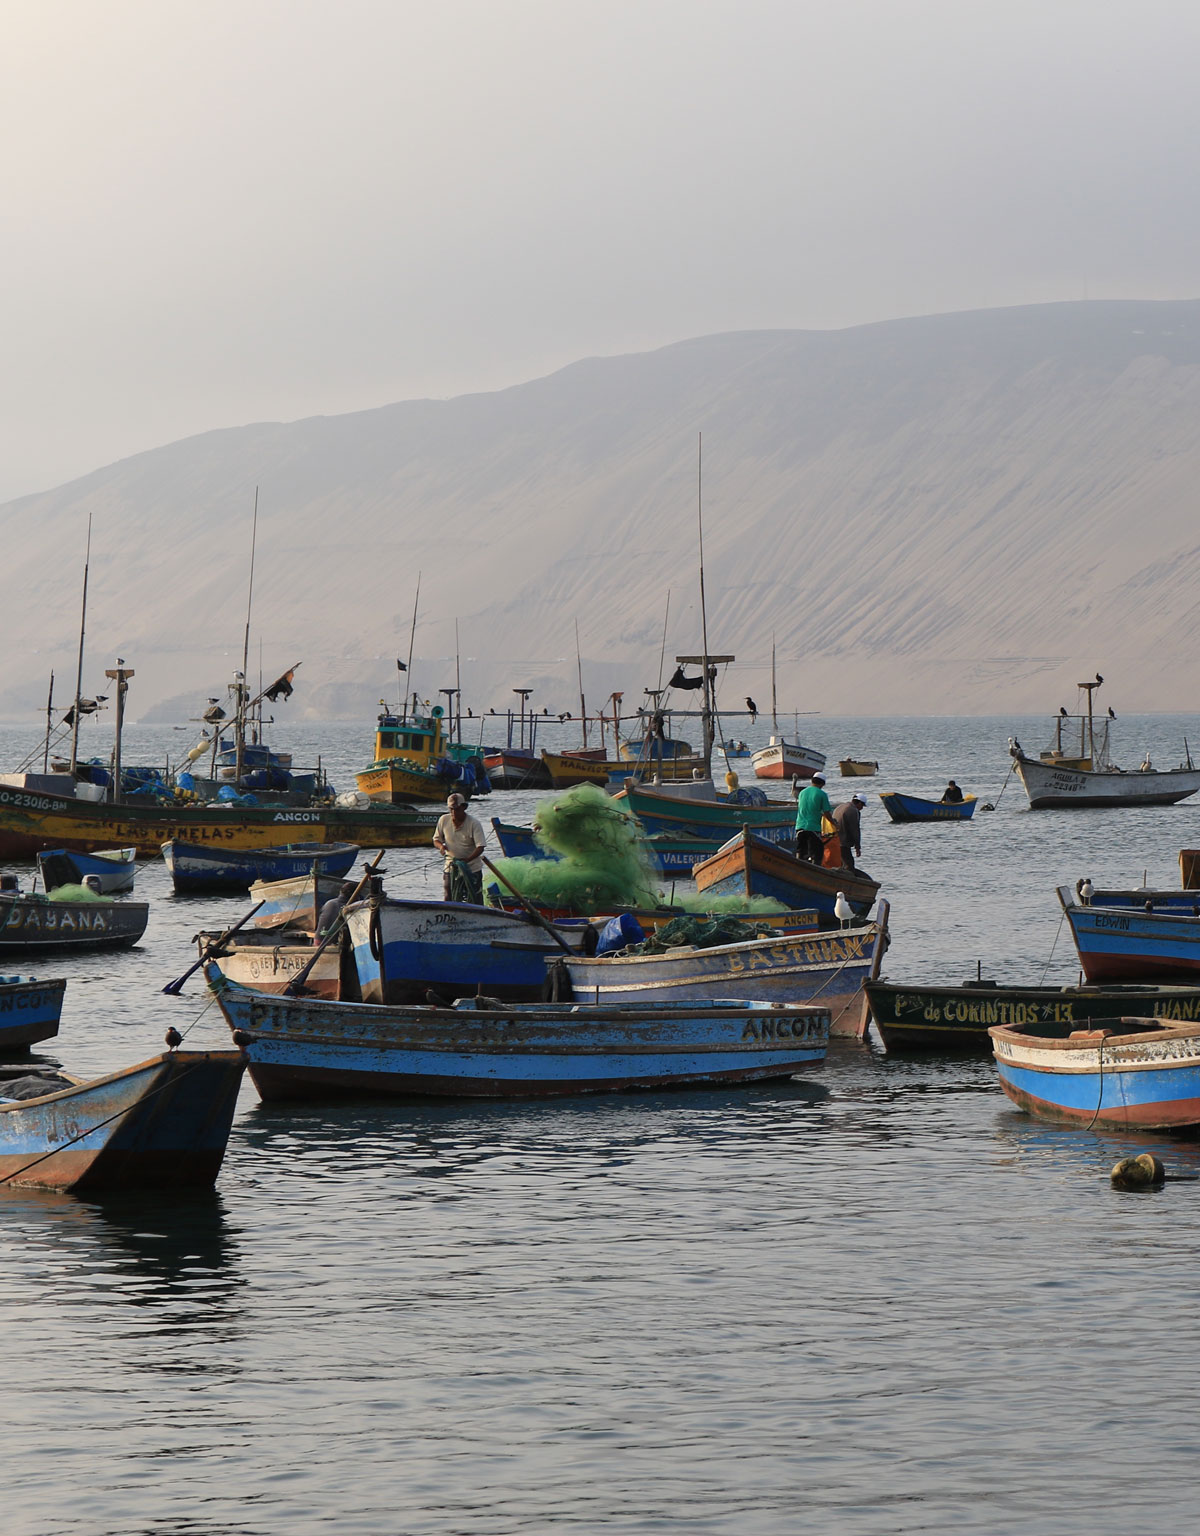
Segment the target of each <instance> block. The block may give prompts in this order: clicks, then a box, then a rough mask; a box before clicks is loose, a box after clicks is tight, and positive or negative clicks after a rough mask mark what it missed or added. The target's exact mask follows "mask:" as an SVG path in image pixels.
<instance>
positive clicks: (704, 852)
mask: <svg viewBox="0 0 1200 1536" xmlns="http://www.w3.org/2000/svg"><path fill="white" fill-rule="evenodd" d="M492 830H493V831H494V832H495V834H496V841H497V842H498V843H499V845H500V850H501V852H502V853H503V854H504V856H505V858H508V859H549V858H554V857H556V855H554V854H550V853H547V852H546V851H545V849H544V848H542V847H541V846H540V845H539V844H538V843H537V842H536V841H535V840H534V836H533V828H532V827H516V826H513V824H512V823H511V822H506V821H500V820H499V818H498V817H495V816H493V817H492ZM643 846H644V848H645V850H646V857H647V858H648V859H649V861H650V867H651V869H653V871H654V872H655V874H657V875H661V876H665V877H666V878H668V879H669V878H672V877H674V878H676V879H686V878H688V877H689V876H690V875H691V873H692V870H693V869H694V868H695V867H696V865H697V864H701V863H703V861H704V860H705V859H708V858H711V857H712V851H713V845H712V843H711V841H710V840H709V839H708V838H699V837H671V836H669V835H666V836H664V835H660V836H658V837H647V838H645V839H643Z"/></svg>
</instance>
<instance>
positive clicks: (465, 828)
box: [433, 793, 487, 906]
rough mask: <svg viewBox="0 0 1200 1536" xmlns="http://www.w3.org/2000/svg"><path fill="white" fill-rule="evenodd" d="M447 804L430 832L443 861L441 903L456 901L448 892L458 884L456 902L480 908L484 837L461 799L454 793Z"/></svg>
mask: <svg viewBox="0 0 1200 1536" xmlns="http://www.w3.org/2000/svg"><path fill="white" fill-rule="evenodd" d="M446 804H447V806H448V807H449V809H448V810H447V812H446V814H445V815H444V816H439V817H438V824H437V826H436V827H435V828H434V829H433V846H434V847H435V848H436V849H437V851H438V852H439V853H440V854H442V855H444V857H445V860H446V862H445V864H444V866H443V868H442V899H443V900H444V901H453V900H455V899H456V898H455V896H453V895H451V892H452V891H453V890H454V887H455V885H456V884H457V885H458V886H459V887H460V893H459V894H458V896H457V899H458V900H459V901H463V900H466V901H473V902H474V903H475V905H476V906H482V905H483V864H482V862H481V860H482V857H483V850H484V845H485V841H486V837H487V834H486V833H485V832H484V830H483V828H482V827H481V826H480V824H479V822H477V821H476V820H475V818H474V816H468V814H467V802H466V799H465V797H464V796H462V795H460V794H457V793H456V794H452V795H448V796H447V797H446ZM456 876H457V880H456V878H455V877H456ZM464 884H465V885H466V887H467V889H466V891H465V892H463V891H462V890H461V887H462V886H463V885H464Z"/></svg>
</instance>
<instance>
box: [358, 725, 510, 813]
mask: <svg viewBox="0 0 1200 1536" xmlns="http://www.w3.org/2000/svg"><path fill="white" fill-rule="evenodd" d="M354 782H355V784H356V785H357V786H358V789H359V792H360V793H361V794H364V795H366V796H367V797H368V799H370V800H371V801H373V802H375V803H376V804H379V805H403V804H405V803H406V802H408V801H411V800H417V801H421V800H444V799H445V798H446V796H447V794H449V792H450V791H451V790H452V789H454V790H457V791H458V792H459V793H460V794H463V795H466V796H467V798H468V799H470V798H471V797H472V796H473V795H482V794H486V793H487V792H488V790H489V789H490V788H491V784H490V782H489V779H488V774H487V771H486V769H485V767H484V762H483V757H482V755H481V753H479V752H478V751H477V750H476V749H474V748H471V747H463V746H460V745H458V744H456V743H454V742H450V741H448V740H447V738H446V733H445V726H444V716H443V711H442V706H441V705H440V704H435V705H434V706H433V708H432V709H431V710H430V711H429V713H428V714H427V715H410V716H404V717H401V716H400V715H394V714H391V713H390V712H388V711H385V712H384V713H383V714H381V715H380V716H379V719H378V721H377V722H376V727H375V758H374V761H373V762H371V763H369V764H368V765H367V767H365V768H364V769H363V770H362V772H361V773H358V774H356V775H355V777H354Z"/></svg>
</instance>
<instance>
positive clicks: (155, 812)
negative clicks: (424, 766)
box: [0, 786, 437, 859]
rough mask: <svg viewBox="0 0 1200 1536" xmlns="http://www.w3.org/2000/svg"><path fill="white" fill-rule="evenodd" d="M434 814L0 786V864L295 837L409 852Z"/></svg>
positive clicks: (274, 843) (259, 844) (271, 843)
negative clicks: (81, 794)
mask: <svg viewBox="0 0 1200 1536" xmlns="http://www.w3.org/2000/svg"><path fill="white" fill-rule="evenodd" d="M436 825H437V815H436V813H434V812H432V811H414V810H409V809H407V808H394V809H388V808H386V807H383V806H379V807H369V808H364V809H362V810H355V809H351V808H349V807H344V806H304V807H290V806H289V807H277V806H235V807H233V808H231V809H219V808H214V807H210V806H194V807H180V808H175V807H162V806H157V805H138V806H135V805H102V804H98V803H96V802H94V801H87V800H71V799H68V798H66V797H65V796H58V795H40V794H34V793H32V792H30V791H29V790H25V789H14V788H8V787H4V786H0V859H32V858H34V857H35V856H36V855H37V854H38V853H41V852H43V851H44V850H46V849H51V848H67V849H71V850H73V851H82V852H84V853H87V852H91V851H92V850H94V849H97V848H111V847H113V846H114V845H116V844H120V845H121V846H126V845H128V846H130V847H134V848H136V849H137V852H138V857H139V858H157V857H158V855H159V851H160V849H161V848H162V845H163V844H164V843H167V842H170V841H171V840H172V839H176V840H179V841H186V842H191V843H201V844H212V845H214V846H217V847H225V848H277V847H279V846H280V845H282V844H284V843H294V842H296V841H297V840H298V836H299V837H300V838H304V839H305V840H306V841H309V842H316V843H334V842H337V843H357V844H358V846H359V847H360V848H412V847H418V846H420V845H422V844H425V843H428V842H429V840H430V838H431V837H432V836H433V829H434V827H435V826H436Z"/></svg>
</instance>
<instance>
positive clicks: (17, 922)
mask: <svg viewBox="0 0 1200 1536" xmlns="http://www.w3.org/2000/svg"><path fill="white" fill-rule="evenodd" d="M85 894H86V893H85ZM149 915H150V907H149V904H148V903H147V902H144V901H109V900H107V899H106V898H105V897H103V896H94V897H92V898H91V899H90V900H88V901H84V900H78V901H60V900H57V899H55V898H54V897H52V896H42V895H40V894H39V895H24V896H23V895H22V894H21V893H20V892H19V891H6V890H0V955H5V954H8V955H24V954H37V953H40V952H41V951H43V950H51V949H54V950H67V949H72V950H82V949H124V948H127V947H128V946H129V945H131V944H136V943H137V941H138V940H139V939H140V938H141V936H142V934H143V933H145V931H146V922H147V919H148V918H149Z"/></svg>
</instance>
